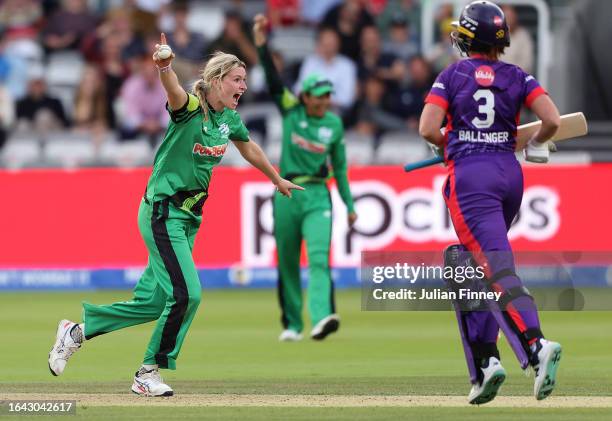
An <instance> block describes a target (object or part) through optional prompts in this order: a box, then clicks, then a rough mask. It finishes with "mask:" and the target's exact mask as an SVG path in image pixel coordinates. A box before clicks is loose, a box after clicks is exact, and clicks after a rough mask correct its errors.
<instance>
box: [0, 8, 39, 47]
mask: <svg viewBox="0 0 612 421" xmlns="http://www.w3.org/2000/svg"><path fill="white" fill-rule="evenodd" d="M42 17H43V16H42V6H41V4H40V2H39V1H35V0H4V2H2V3H0V28H3V30H4V31H5V35H8V36H9V37H11V38H12V37H14V36H17V37H28V38H36V36H37V35H38V25H39V24H40V20H41V19H42Z"/></svg>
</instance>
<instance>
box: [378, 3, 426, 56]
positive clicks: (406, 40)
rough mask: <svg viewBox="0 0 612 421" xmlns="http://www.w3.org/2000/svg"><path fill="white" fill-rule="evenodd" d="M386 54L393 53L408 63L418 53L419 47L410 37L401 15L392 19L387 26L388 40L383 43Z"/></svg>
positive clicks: (406, 23) (404, 19)
mask: <svg viewBox="0 0 612 421" xmlns="http://www.w3.org/2000/svg"><path fill="white" fill-rule="evenodd" d="M383 49H384V51H385V52H387V53H393V54H395V55H396V56H398V57H399V58H401V59H402V60H403V61H405V62H408V61H409V60H410V59H411V58H412V57H413V56H414V55H416V54H418V53H419V46H418V45H417V43H416V42H414V40H413V39H412V37H411V31H410V26H409V24H408V21H407V20H406V18H404V17H403V16H401V15H398V16H396V17H394V18H393V19H392V20H391V24H390V26H389V38H388V39H387V40H386V41H385V42H384V43H383Z"/></svg>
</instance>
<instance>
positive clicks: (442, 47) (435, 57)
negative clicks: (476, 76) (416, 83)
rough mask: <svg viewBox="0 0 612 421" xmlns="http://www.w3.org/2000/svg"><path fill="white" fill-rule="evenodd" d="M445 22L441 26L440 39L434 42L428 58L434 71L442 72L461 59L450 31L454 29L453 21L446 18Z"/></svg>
mask: <svg viewBox="0 0 612 421" xmlns="http://www.w3.org/2000/svg"><path fill="white" fill-rule="evenodd" d="M445 22H446V23H445V24H444V25H442V26H440V27H439V32H440V34H439V36H440V40H439V41H438V42H437V43H436V44H434V46H433V47H432V48H431V50H430V51H429V52H427V55H426V56H425V57H426V58H427V60H428V61H429V62H430V63H431V65H432V67H433V69H434V72H435V73H440V72H441V71H442V70H444V69H446V68H447V67H448V66H449V65H450V64H452V63H454V62H455V61H457V60H459V58H460V57H459V53H458V52H457V50H456V49H455V48H453V43H452V41H451V37H450V33H451V32H452V30H453V27H452V26H451V21H449V20H445Z"/></svg>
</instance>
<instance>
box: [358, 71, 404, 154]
mask: <svg viewBox="0 0 612 421" xmlns="http://www.w3.org/2000/svg"><path fill="white" fill-rule="evenodd" d="M363 86H364V88H363V95H361V96H360V99H359V100H358V101H357V104H356V105H355V110H354V113H355V118H356V122H357V123H356V125H355V131H357V132H358V133H360V134H363V135H367V136H371V137H373V138H374V139H375V144H376V143H377V141H378V139H379V138H380V136H381V135H382V134H383V133H384V132H386V131H389V130H405V129H406V128H407V126H406V121H405V120H404V119H402V118H400V117H398V116H396V115H394V114H392V113H391V112H389V111H387V110H386V109H385V105H384V96H385V81H384V80H383V79H381V78H379V77H377V76H376V75H370V76H368V78H367V79H366V80H365V82H364V83H363Z"/></svg>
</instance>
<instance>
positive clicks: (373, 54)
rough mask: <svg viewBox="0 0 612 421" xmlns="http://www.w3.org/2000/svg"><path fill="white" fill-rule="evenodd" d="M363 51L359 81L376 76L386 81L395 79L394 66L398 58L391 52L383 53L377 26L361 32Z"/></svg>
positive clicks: (358, 71) (368, 27)
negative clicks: (369, 76)
mask: <svg viewBox="0 0 612 421" xmlns="http://www.w3.org/2000/svg"><path fill="white" fill-rule="evenodd" d="M359 45H360V47H361V51H360V54H359V61H358V62H357V74H358V76H359V80H364V79H365V78H366V77H367V76H368V75H375V76H377V77H380V78H382V79H384V80H385V81H387V80H391V79H394V75H393V73H392V69H393V64H394V62H395V61H396V60H397V57H396V56H395V55H394V54H393V53H391V52H383V49H382V44H381V40H380V34H379V32H378V29H377V28H376V27H375V26H367V27H365V28H363V30H362V32H361V42H360V43H359Z"/></svg>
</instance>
